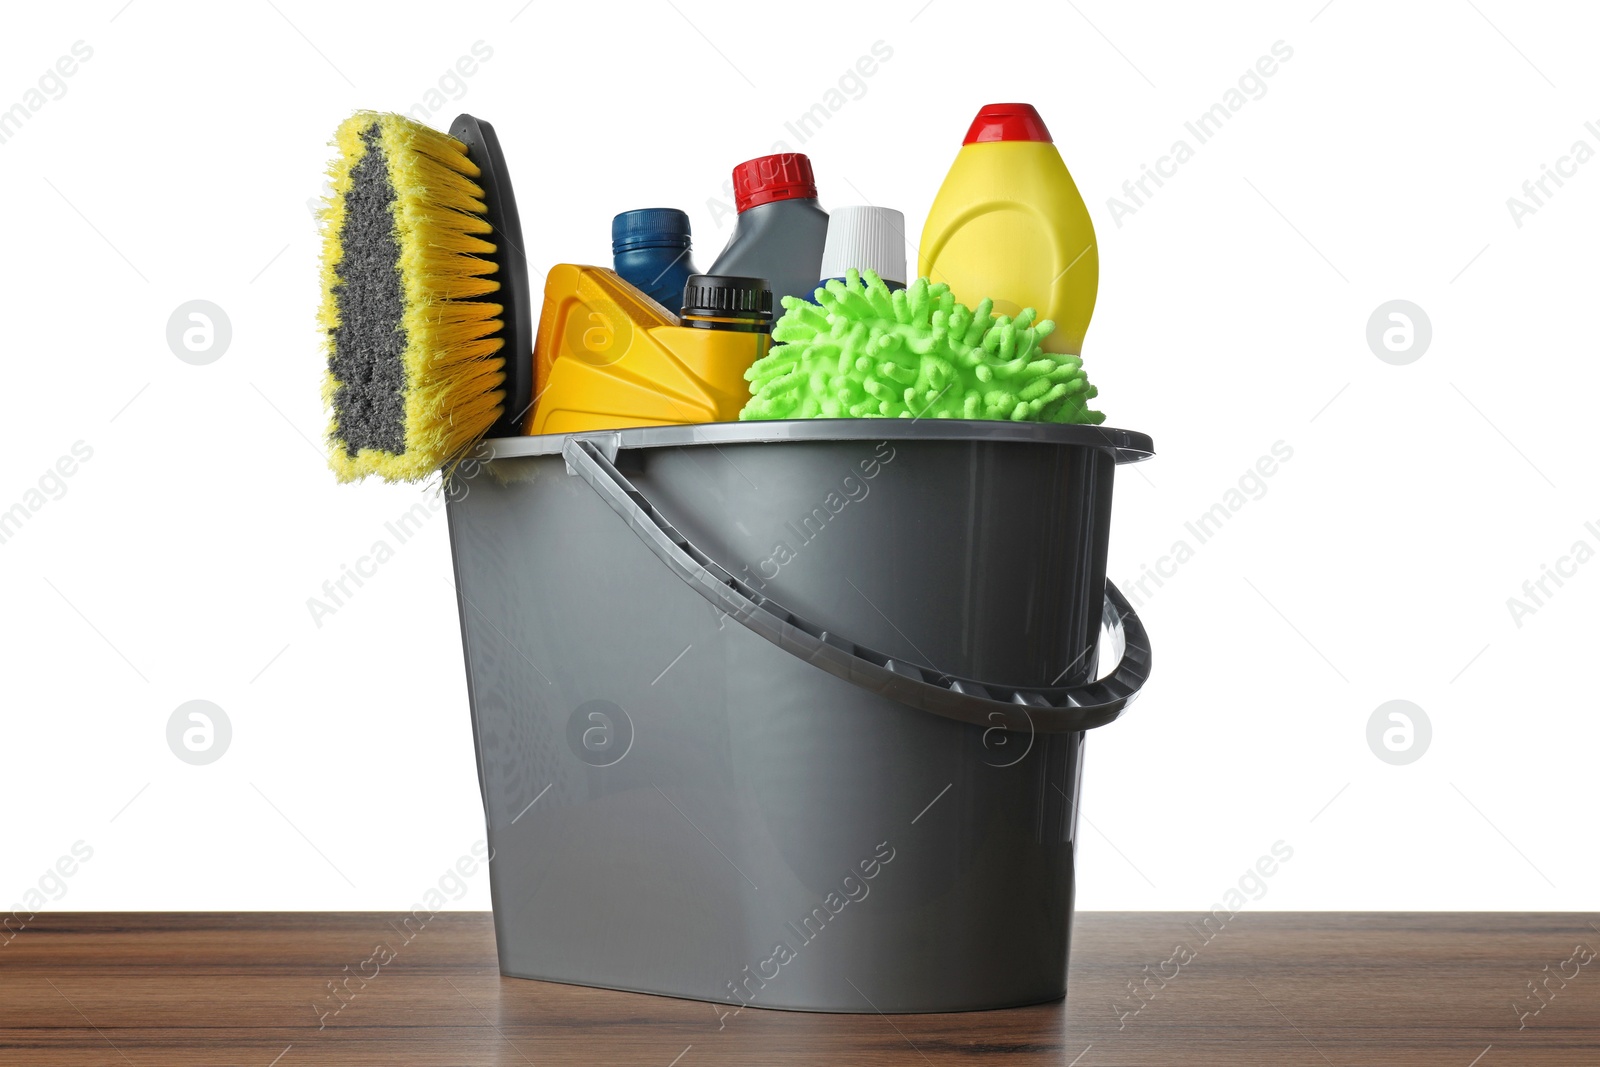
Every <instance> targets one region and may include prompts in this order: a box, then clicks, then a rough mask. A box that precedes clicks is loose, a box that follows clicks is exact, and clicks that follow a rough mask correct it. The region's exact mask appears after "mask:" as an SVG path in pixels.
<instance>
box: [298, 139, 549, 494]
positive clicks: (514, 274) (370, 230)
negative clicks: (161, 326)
mask: <svg viewBox="0 0 1600 1067" xmlns="http://www.w3.org/2000/svg"><path fill="white" fill-rule="evenodd" d="M334 144H335V146H336V147H337V148H338V150H339V155H338V157H337V158H336V159H335V160H334V162H333V164H332V166H331V168H330V173H329V180H330V182H331V184H332V188H333V194H332V196H331V197H330V198H329V200H328V201H327V203H326V204H325V206H324V208H323V211H322V221H323V248H322V307H321V311H320V314H319V321H320V324H321V326H322V329H323V331H324V334H325V336H326V347H327V361H328V362H327V372H326V376H325V379H324V383H323V400H324V402H325V403H326V404H327V405H328V407H329V408H330V409H331V411H332V421H331V423H330V426H329V428H328V444H329V449H328V463H329V466H331V467H332V468H333V471H334V473H335V474H336V475H338V477H339V480H340V481H351V480H354V479H357V478H362V477H365V476H366V475H369V474H376V475H379V476H381V477H383V478H386V479H389V480H391V481H418V480H421V479H423V478H427V477H428V476H429V475H431V474H433V473H434V472H435V471H438V470H439V469H441V468H442V467H447V466H449V465H450V464H451V463H452V462H453V461H455V460H457V459H459V458H460V457H461V456H462V455H463V454H464V453H465V452H466V451H467V450H468V449H469V448H471V447H472V445H473V444H474V443H476V442H477V441H478V439H479V438H481V437H483V436H484V435H485V434H487V433H490V432H491V431H493V432H495V433H497V434H506V433H515V432H516V427H517V425H518V424H519V423H520V422H521V420H522V418H523V416H524V415H525V413H526V408H527V404H528V398H529V396H530V395H531V381H532V373H533V371H532V364H531V360H530V359H529V353H530V351H531V348H532V345H531V343H530V341H531V334H532V322H531V321H530V319H529V317H528V295H527V285H528V275H527V262H526V260H525V258H524V256H523V252H522V247H523V242H522V230H521V224H520V222H519V220H518V216H517V206H516V200H515V197H514V196H513V194H512V191H511V183H510V179H509V178H508V177H507V175H506V169H505V160H504V157H503V155H502V153H501V151H500V143H499V140H498V138H497V137H496V136H495V133H494V128H493V127H492V126H490V125H489V124H488V123H487V122H481V121H479V120H478V119H475V118H473V117H472V116H470V115H462V116H460V117H459V118H457V119H456V121H455V122H454V123H452V124H451V128H450V134H448V135H446V134H443V133H440V132H439V131H437V130H434V129H431V128H429V127H427V126H424V125H422V124H421V123H418V122H413V121H412V120H410V119H408V118H405V117H404V116H401V115H391V114H379V113H377V112H372V111H362V112H358V113H356V114H355V115H353V116H351V117H350V118H348V119H346V120H345V121H344V123H342V124H341V125H340V126H339V129H338V132H337V133H336V134H335V139H334Z"/></svg>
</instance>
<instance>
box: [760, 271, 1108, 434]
mask: <svg viewBox="0 0 1600 1067" xmlns="http://www.w3.org/2000/svg"><path fill="white" fill-rule="evenodd" d="M817 299H818V301H819V302H820V304H810V303H807V302H806V301H804V300H801V299H799V298H797V297H792V296H786V297H784V298H783V306H784V308H785V309H786V310H785V311H784V315H783V318H781V319H779V320H778V323H777V325H776V326H774V327H773V330H772V338H773V341H774V342H775V345H774V347H773V349H772V351H771V352H769V353H768V354H767V355H766V356H764V357H763V358H761V359H759V360H757V361H756V362H755V364H753V365H752V366H751V367H750V369H749V370H748V371H746V372H745V379H746V380H747V381H749V382H750V392H751V399H750V402H749V403H748V404H746V405H745V407H744V410H743V411H741V412H740V413H739V418H741V419H818V418H822V419H831V418H923V417H931V418H937V419H1003V420H1011V421H1015V422H1022V421H1031V422H1072V423H1088V424H1098V423H1101V422H1104V421H1105V416H1104V415H1103V414H1101V413H1100V412H1098V411H1092V410H1090V408H1089V406H1088V402H1089V401H1090V400H1091V399H1093V398H1094V397H1095V396H1096V395H1097V394H1098V392H1099V390H1097V389H1096V388H1095V387H1094V386H1093V385H1090V384H1089V379H1088V378H1086V377H1085V376H1084V373H1083V361H1082V360H1081V359H1080V358H1079V357H1077V356H1067V355H1058V354H1056V353H1053V352H1044V351H1041V350H1040V348H1039V342H1040V341H1041V340H1043V339H1044V338H1045V337H1047V336H1049V335H1050V333H1051V332H1052V331H1053V330H1054V329H1055V323H1053V322H1050V321H1049V320H1045V321H1043V322H1038V323H1036V322H1034V314H1035V313H1034V310H1033V309H1032V308H1025V309H1024V310H1023V311H1022V313H1021V314H1019V315H1018V316H1017V317H1016V318H1014V319H1012V318H1008V317H1007V316H1005V315H995V314H993V311H994V302H993V301H991V300H987V299H986V300H984V301H983V302H982V303H980V304H979V305H978V306H977V308H976V309H970V308H968V307H967V306H966V305H964V304H959V303H957V302H956V300H955V298H954V297H953V296H951V295H950V287H949V286H947V285H945V284H944V283H942V282H938V283H933V282H929V281H928V279H926V278H918V279H917V280H916V281H915V282H913V283H912V284H911V286H910V287H909V288H907V289H903V290H900V291H897V292H891V291H890V290H889V287H888V286H886V285H884V283H883V279H881V278H879V277H878V276H877V275H876V274H874V273H873V272H872V271H867V272H866V274H865V276H864V280H863V275H861V274H859V273H858V272H856V271H855V270H850V271H847V272H846V274H845V280H844V281H842V282H841V281H838V280H834V281H830V282H829V283H828V284H827V286H825V287H824V288H821V289H818V290H817Z"/></svg>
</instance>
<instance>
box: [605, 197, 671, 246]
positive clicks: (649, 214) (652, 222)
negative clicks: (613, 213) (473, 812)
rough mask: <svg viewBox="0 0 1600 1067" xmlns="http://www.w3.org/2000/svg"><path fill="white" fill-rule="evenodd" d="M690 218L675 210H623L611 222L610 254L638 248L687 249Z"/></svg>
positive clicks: (658, 208) (661, 208) (662, 208)
mask: <svg viewBox="0 0 1600 1067" xmlns="http://www.w3.org/2000/svg"><path fill="white" fill-rule="evenodd" d="M688 247H689V216H688V215H687V214H685V213H684V212H682V211H679V210H678V209H677V208H675V207H644V208H639V209H637V210H635V211H624V212H623V213H622V214H620V215H618V216H617V217H616V218H614V219H612V220H611V254H612V255H616V254H617V253H619V252H631V251H633V250H634V249H636V248H688Z"/></svg>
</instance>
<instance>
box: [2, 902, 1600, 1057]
mask: <svg viewBox="0 0 1600 1067" xmlns="http://www.w3.org/2000/svg"><path fill="white" fill-rule="evenodd" d="M397 919H398V917H397V916H390V915H384V914H366V913H356V914H350V913H345V914H323V913H285V914H279V913H273V914H257V913H244V914H224V913H202V914H175V913H136V914H59V915H40V916H38V917H37V918H36V919H35V921H34V922H33V923H31V924H30V925H29V926H28V927H26V928H25V929H23V930H22V931H20V932H18V933H15V934H14V935H13V936H12V939H11V940H10V941H9V942H0V1064H4V1065H5V1067H33V1065H41V1067H42V1065H60V1064H74V1065H77V1064H96V1065H99V1064H112V1065H116V1064H125V1065H132V1067H145V1065H147V1064H148V1065H152V1067H155V1065H160V1067H182V1065H189V1064H242V1065H256V1067H302V1065H310V1064H363V1065H382V1067H396V1065H406V1067H411V1065H415V1067H445V1065H472V1067H483V1065H491V1064H537V1065H539V1067H544V1065H546V1064H568V1063H571V1064H629V1065H634V1064H639V1065H659V1067H673V1065H676V1067H702V1065H707V1064H739V1065H765V1064H778V1065H787V1064H863V1065H876V1064H902V1063H904V1064H927V1065H944V1064H972V1065H976V1064H1047V1063H1048V1064H1062V1065H1068V1064H1071V1065H1076V1067H1112V1065H1128V1067H1132V1065H1140V1067H1158V1065H1165V1064H1174V1065H1176V1064H1183V1065H1186V1067H1196V1065H1213V1064H1215V1065H1219V1067H1220V1065H1228V1067H1241V1065H1253V1064H1261V1065H1272V1067H1296V1065H1306V1067H1319V1065H1324V1064H1325V1065H1329V1067H1345V1065H1347V1064H1382V1065H1397V1067H1407V1065H1416V1067H1424V1065H1426V1067H1504V1065H1511V1064H1519V1065H1527V1067H1541V1065H1558V1064H1559V1065H1572V1067H1578V1065H1583V1067H1597V1065H1600V958H1594V957H1593V955H1592V953H1590V952H1588V951H1587V950H1588V948H1589V947H1591V946H1592V947H1593V948H1596V949H1600V916H1596V915H1563V914H1536V915H1510V914H1463V913H1444V914H1376V913H1360V914H1339V913H1245V914H1242V915H1240V916H1239V917H1237V918H1236V919H1235V920H1234V921H1232V922H1230V923H1229V924H1228V925H1227V927H1226V928H1225V929H1224V930H1222V931H1221V932H1219V933H1217V934H1216V935H1215V936H1214V937H1213V938H1212V939H1211V940H1210V941H1209V942H1206V943H1203V944H1202V943H1200V938H1199V937H1197V936H1196V934H1195V933H1194V932H1193V930H1192V928H1191V927H1190V926H1189V925H1187V924H1190V923H1196V922H1198V921H1199V916H1190V915H1184V914H1178V913H1165V912H1147V913H1094V912H1090V913H1084V914H1081V915H1079V916H1078V918H1077V923H1076V928H1075V929H1076V932H1075V943H1074V945H1073V951H1072V971H1071V981H1070V993H1069V995H1068V999H1067V1001H1066V1002H1064V1003H1063V1002H1059V1001H1058V1002H1056V1003H1052V1004H1045V1005H1040V1006H1037V1007H1032V1008H1021V1009H1015V1010H1009V1011H990V1012H976V1013H966V1014H952V1015H894V1016H882V1015H815V1014H800V1013H793V1012H781V1011H767V1010H758V1009H753V1008H746V1009H744V1010H742V1011H740V1012H738V1013H736V1014H735V1013H732V1012H731V1011H729V1010H728V1008H727V1007H724V1008H721V1009H719V1008H717V1007H715V1006H713V1005H710V1004H705V1003H701V1002H698V1001H687V1000H674V999H670V998H667V997H655V996H646V995H642V994H634V993H618V992H611V991H607V990H596V989H586V988H581V987H576V986H563V985H555V984H551V983H545V982H532V981H526V980H522V979H515V978H502V977H501V976H500V975H499V973H498V971H497V970H496V966H495V955H494V934H493V930H492V927H491V926H490V922H489V917H488V916H487V915H485V914H479V913H454V914H441V915H439V916H437V917H435V918H434V920H433V921H432V922H430V923H429V924H428V925H427V926H426V928H425V929H423V930H422V931H421V932H419V933H417V934H416V936H415V937H414V938H413V939H412V940H411V941H410V942H409V943H407V944H405V946H404V948H403V950H402V951H401V954H399V955H398V956H396V957H395V958H394V959H393V960H390V961H389V962H388V963H387V964H385V965H383V966H382V967H381V969H380V970H378V972H377V975H376V977H374V978H372V979H370V980H368V981H366V983H365V985H364V987H362V986H360V984H359V983H357V982H352V983H350V985H351V988H359V992H358V993H356V994H355V995H354V996H353V997H350V998H349V999H348V1000H347V1001H345V1002H343V1003H342V1007H339V1008H338V1011H337V1012H336V1013H335V1012H333V1011H332V1010H331V1007H330V1006H338V1005H339V1004H340V1003H341V1002H340V1001H336V1000H334V999H333V998H332V997H331V996H330V994H329V993H328V983H329V982H332V981H336V980H340V979H342V978H343V977H344V976H345V975H346V974H347V973H350V972H347V971H346V970H345V968H346V967H347V966H348V967H349V968H351V971H355V970H357V969H358V967H359V965H360V964H361V962H362V961H363V960H366V959H367V958H368V957H369V956H370V955H371V953H372V946H373V944H374V943H375V942H377V941H380V940H383V939H385V938H386V937H387V935H388V931H389V930H390V927H389V923H390V922H391V921H396V920H397ZM0 936H3V935H0ZM1179 944H1184V945H1187V946H1189V947H1190V948H1191V949H1193V950H1194V951H1193V956H1192V958H1189V959H1188V960H1187V962H1181V960H1182V957H1179V962H1176V963H1169V962H1168V961H1169V960H1172V959H1173V958H1174V948H1175V946H1177V945H1179ZM1578 946H1584V951H1575V950H1576V949H1577V948H1578ZM1586 956H1587V957H1588V958H1587V959H1586ZM1147 966H1148V968H1149V969H1148V970H1146V967H1147ZM367 970H368V971H369V973H370V971H371V968H370V967H369V968H367ZM1150 976H1154V977H1150ZM1147 978H1148V981H1147ZM1130 982H1139V983H1144V985H1145V988H1146V990H1147V991H1146V992H1145V993H1144V995H1143V996H1141V997H1138V998H1136V997H1135V995H1134V994H1133V993H1131V992H1130V990H1129V983H1130ZM1530 983H1533V985H1534V986H1537V988H1538V989H1539V991H1540V994H1541V995H1540V996H1539V997H1537V998H1536V997H1535V995H1534V994H1533V993H1532V992H1531V991H1530V989H1531V988H1532V987H1531V986H1530ZM1535 1008H1537V1009H1538V1010H1537V1014H1535V1013H1534V1009H1535ZM1136 1009H1137V1010H1136Z"/></svg>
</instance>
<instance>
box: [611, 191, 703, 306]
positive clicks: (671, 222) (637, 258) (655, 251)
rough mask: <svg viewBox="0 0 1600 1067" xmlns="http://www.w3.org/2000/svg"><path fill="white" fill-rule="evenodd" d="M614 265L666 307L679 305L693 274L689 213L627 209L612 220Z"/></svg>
mask: <svg viewBox="0 0 1600 1067" xmlns="http://www.w3.org/2000/svg"><path fill="white" fill-rule="evenodd" d="M611 255H612V266H613V267H614V268H615V269H616V272H617V274H618V275H620V276H621V277H622V279H623V280H624V281H627V282H631V283H633V285H634V286H635V287H636V288H638V289H639V291H640V292H642V293H644V294H645V295H646V296H648V297H649V298H650V299H652V300H654V301H655V302H656V303H658V304H660V305H661V306H662V307H665V308H668V309H671V308H674V307H677V306H678V300H679V299H680V298H681V297H682V296H683V285H684V283H685V282H687V281H688V280H689V275H691V274H698V273H699V271H697V270H695V267H694V262H693V261H692V260H691V259H690V257H689V216H688V215H686V214H684V213H683V212H682V211H679V210H678V209H677V208H673V207H646V208H639V209H637V210H635V211H624V212H622V214H620V215H618V216H617V217H616V218H614V219H612V220H611Z"/></svg>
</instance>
